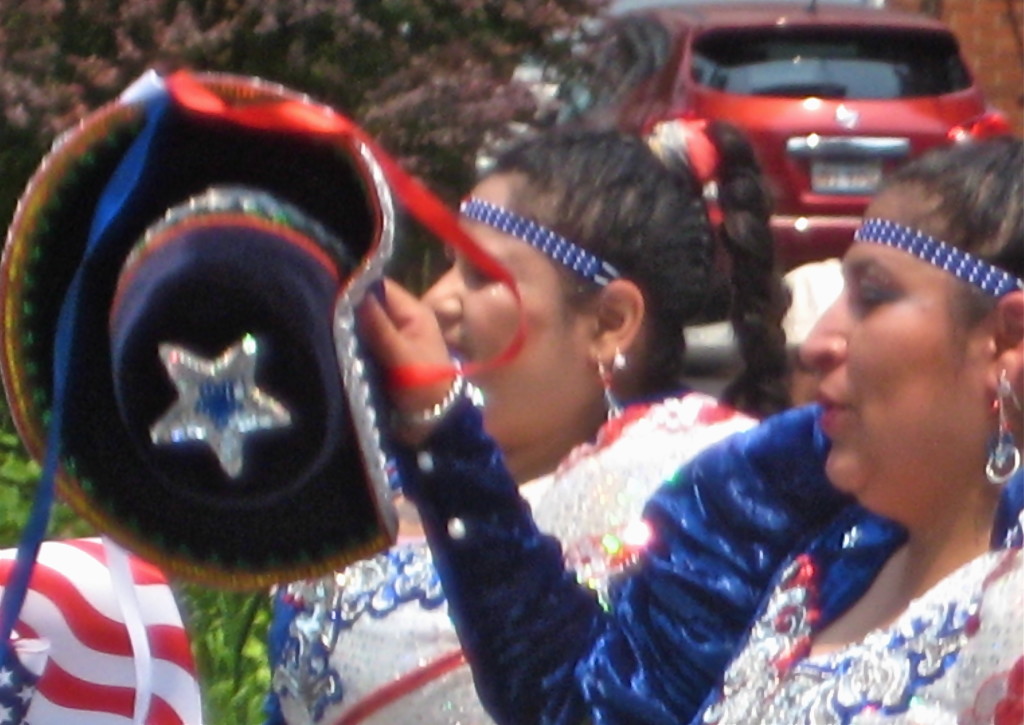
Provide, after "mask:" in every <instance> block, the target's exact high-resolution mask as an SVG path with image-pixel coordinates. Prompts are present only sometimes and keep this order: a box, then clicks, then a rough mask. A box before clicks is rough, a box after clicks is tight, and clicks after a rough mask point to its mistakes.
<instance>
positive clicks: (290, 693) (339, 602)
mask: <svg viewBox="0 0 1024 725" xmlns="http://www.w3.org/2000/svg"><path fill="white" fill-rule="evenodd" d="M283 596H284V599H285V601H286V602H287V603H288V604H290V605H291V606H294V607H296V608H297V609H298V610H299V611H298V613H297V614H296V616H295V619H293V620H292V622H291V624H290V625H289V633H288V634H289V636H288V640H287V642H286V643H285V646H284V651H283V653H282V656H281V664H280V666H279V667H278V668H277V669H276V670H275V672H274V682H273V687H274V690H275V692H276V693H277V694H278V696H280V697H282V698H283V697H292V698H295V699H296V700H298V701H299V702H302V703H305V705H306V708H307V711H308V713H309V715H310V717H311V719H312V720H313V721H317V720H319V719H320V718H321V717H323V713H324V710H325V709H326V708H327V707H328V706H329V705H330V704H331V703H335V702H340V701H341V699H342V697H343V696H344V690H343V688H342V683H341V679H340V677H339V676H338V673H337V671H335V670H334V669H333V668H332V667H331V665H330V655H331V652H332V651H333V650H334V647H335V645H336V644H337V642H338V637H339V635H340V634H341V631H342V630H344V629H347V628H349V627H351V626H352V625H353V624H354V623H355V622H356V621H357V620H358V619H359V618H360V617H361V616H364V615H366V616H372V617H384V616H386V615H387V614H389V613H391V612H393V611H395V609H397V608H398V607H399V606H400V605H402V604H405V603H407V602H414V601H418V602H419V604H420V606H422V607H423V608H425V609H434V608H436V607H438V606H440V605H441V604H442V603H443V602H444V593H443V592H442V590H441V581H440V579H439V578H438V576H437V571H436V570H435V569H434V565H433V561H432V560H431V558H430V550H429V549H428V548H427V545H426V543H424V542H416V543H413V544H406V545H403V546H396V547H393V548H392V549H390V550H388V551H387V552H385V553H382V554H378V555H377V556H374V557H373V558H371V559H366V560H363V561H359V562H356V563H355V564H352V565H351V566H349V567H347V568H345V569H343V570H342V571H340V572H337V573H335V574H332V575H329V576H326V577H323V578H321V579H311V580H307V581H299V582H293V583H292V584H289V585H288V586H287V588H286V590H285V593H284V595H283Z"/></svg>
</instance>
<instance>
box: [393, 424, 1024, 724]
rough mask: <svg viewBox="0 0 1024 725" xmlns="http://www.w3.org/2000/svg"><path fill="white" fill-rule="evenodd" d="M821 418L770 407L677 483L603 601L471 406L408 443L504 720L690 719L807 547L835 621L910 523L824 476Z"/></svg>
mask: <svg viewBox="0 0 1024 725" xmlns="http://www.w3.org/2000/svg"><path fill="white" fill-rule="evenodd" d="M817 413H818V411H817V409H816V408H815V407H808V408H800V409H796V410H792V411H788V412H786V413H783V414H781V415H778V416H775V417H774V418H771V419H769V420H767V421H765V422H764V423H763V424H761V425H760V426H759V427H758V428H756V429H754V430H752V431H750V432H748V433H744V434H740V435H736V436H733V437H732V438H731V439H728V440H726V441H724V442H723V443H721V444H719V445H718V446H715V447H713V448H711V449H709V450H707V451H706V452H705V453H703V454H701V455H700V456H698V457H697V458H696V459H694V460H693V461H692V462H691V463H690V464H688V465H687V466H686V467H684V468H683V469H682V470H681V471H680V472H679V473H678V474H677V476H676V477H675V478H674V479H673V480H671V481H669V482H667V483H666V484H665V486H663V487H662V489H661V490H660V491H659V492H658V493H656V494H655V495H654V496H653V497H652V499H651V501H650V502H649V504H648V506H647V509H646V511H645V516H646V518H647V519H648V521H649V522H650V523H651V525H652V528H653V530H654V538H653V540H652V543H651V545H650V547H649V549H648V551H647V553H646V555H645V557H644V558H643V560H642V561H641V564H640V566H639V568H638V569H636V570H634V571H633V572H631V573H630V575H629V576H627V577H625V578H623V579H622V580H621V581H620V582H619V584H618V585H617V586H616V588H615V589H614V591H613V594H612V600H611V607H610V608H609V610H608V611H605V610H604V609H602V607H601V606H600V605H599V604H598V602H597V600H596V599H595V597H594V595H593V594H592V592H590V591H589V590H587V589H585V588H583V587H581V586H579V585H578V584H577V583H576V580H575V577H574V576H573V574H572V573H570V572H567V571H566V570H565V568H564V566H563V563H562V556H561V551H560V549H559V545H558V542H557V541H556V540H554V539H552V538H550V537H548V536H544V535H542V534H541V533H540V532H538V530H537V528H536V526H535V525H534V523H533V520H532V518H531V516H530V512H529V509H528V507H527V505H526V504H525V502H524V501H523V500H522V499H521V498H520V497H519V495H518V494H517V491H516V486H515V483H514V482H513V481H512V480H511V478H510V477H509V475H508V474H507V472H506V471H505V469H504V467H503V465H502V462H501V456H500V453H499V452H498V449H497V448H496V447H495V445H494V443H493V442H492V441H491V440H490V439H489V438H488V437H487V436H486V435H484V434H483V433H482V427H481V422H480V419H479V415H478V413H477V411H475V410H473V409H472V408H471V407H470V406H469V405H464V406H462V407H461V408H459V409H457V410H456V411H453V414H451V415H450V416H449V418H448V419H447V420H446V421H445V422H444V423H443V424H442V425H441V426H439V428H438V430H436V431H435V433H434V434H433V435H432V437H431V439H430V440H429V441H428V442H427V445H426V447H425V448H423V449H422V450H420V451H417V452H412V451H410V452H408V453H407V454H404V455H403V456H402V462H401V463H402V468H403V480H404V483H405V492H406V494H407V495H408V496H409V497H410V498H412V499H413V500H414V501H415V502H416V503H417V505H418V506H419V508H420V513H421V515H422V517H423V521H424V526H425V529H426V532H427V538H428V541H429V542H430V546H431V548H432V550H433V552H434V558H435V564H436V566H437V568H438V571H439V573H440V575H441V578H442V581H443V583H444V588H445V593H446V596H447V598H448V602H449V611H450V612H451V615H452V618H453V620H454V621H455V625H456V628H457V630H458V632H459V636H460V638H461V640H462V643H463V647H464V649H465V651H466V655H467V658H468V659H469V661H470V664H471V666H472V668H473V673H474V677H475V680H476V683H477V688H478V690H479V692H480V696H481V699H482V701H483V702H484V704H485V706H486V707H487V708H488V710H489V712H491V714H492V715H493V716H494V717H495V719H496V720H497V721H498V722H501V723H515V724H516V725H525V724H527V723H559V724H569V723H572V724H577V723H595V724H597V723H600V724H602V725H604V724H611V723H616V724H618V723H622V724H627V723H628V724H629V725H639V724H646V723H651V724H654V723H658V724H664V725H679V724H680V723H687V722H690V721H691V720H692V719H693V718H694V717H695V716H696V715H697V714H698V713H699V712H700V710H701V707H702V704H703V703H704V701H705V699H706V698H707V696H708V694H709V692H710V691H711V690H712V689H713V688H714V686H715V685H716V684H717V682H718V680H719V678H720V676H721V674H722V672H723V671H724V669H725V667H726V665H727V664H728V663H729V661H730V659H731V658H732V656H733V655H734V653H735V651H736V649H737V647H738V646H739V644H740V643H741V642H742V640H743V637H744V636H745V634H746V632H747V630H748V627H749V625H750V623H751V620H752V619H753V618H754V616H755V615H756V614H757V612H758V611H759V609H760V606H761V604H762V602H763V600H764V598H765V597H766V595H767V594H768V592H769V591H770V589H771V586H772V583H773V582H774V579H775V576H776V573H777V571H778V569H779V567H780V565H781V564H782V563H783V562H784V561H786V560H787V559H788V558H789V557H790V556H791V555H792V554H794V553H796V552H798V551H804V550H807V549H812V550H813V551H814V552H815V556H817V557H819V559H821V560H822V561H823V564H824V571H825V572H826V573H825V575H824V576H825V579H824V581H823V582H822V584H823V585H822V588H821V589H822V592H823V597H824V601H822V615H823V617H824V618H825V620H826V621H827V620H829V619H831V618H833V617H835V616H838V615H839V614H841V613H842V611H844V610H845V608H846V607H848V606H849V605H850V604H852V603H853V602H855V601H856V600H857V599H858V598H859V597H860V596H861V595H862V594H863V592H864V591H865V589H866V588H867V585H868V584H870V582H871V581H872V580H873V578H874V576H875V575H876V573H877V570H878V568H879V567H880V566H881V564H882V563H884V561H885V560H886V559H887V558H888V556H889V554H890V553H891V552H892V551H893V550H894V549H895V548H896V547H897V546H899V544H900V543H901V542H902V541H903V539H904V533H903V531H902V530H901V529H900V528H899V527H898V526H896V525H895V524H892V523H891V522H888V521H886V520H884V519H882V518H880V517H877V516H875V515H873V514H871V513H869V512H867V511H865V510H864V509H862V508H861V507H859V506H857V505H856V504H855V503H854V502H852V500H851V499H849V498H847V497H845V496H842V495H840V494H839V493H837V492H836V491H835V490H834V489H833V488H832V487H831V486H830V485H829V483H828V481H827V480H826V478H825V476H824V470H823V469H824V458H825V455H826V453H827V440H826V439H825V438H824V436H823V435H822V433H821V431H820V430H819V428H818V426H817ZM1022 484H1024V476H1020V475H1018V476H1017V477H1015V479H1014V480H1013V481H1012V482H1011V483H1010V484H1007V486H1006V488H1005V493H1004V496H1003V502H1002V505H1001V508H1000V510H999V513H998V515H997V521H996V523H995V526H994V529H993V545H994V546H996V547H1002V546H1009V545H1013V546H1020V538H1021V532H1020V530H1019V527H1018V526H1017V516H1018V513H1019V512H1020V509H1021V499H1022V491H1024V485H1022ZM851 530H854V531H856V534H857V535H856V536H853V537H851V536H849V535H848V532H850V531H851ZM844 532H846V533H844Z"/></svg>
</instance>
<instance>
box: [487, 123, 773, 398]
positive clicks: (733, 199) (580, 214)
mask: <svg viewBox="0 0 1024 725" xmlns="http://www.w3.org/2000/svg"><path fill="white" fill-rule="evenodd" d="M730 134H731V135H730ZM713 136H714V139H713V140H714V141H715V142H716V145H720V147H719V151H720V153H721V155H722V164H721V166H722V176H721V181H720V182H719V194H720V203H721V206H722V208H723V210H724V212H725V223H724V225H723V226H724V227H725V229H726V231H725V232H723V235H722V237H723V242H724V248H725V250H726V251H727V252H728V254H729V256H730V259H731V263H730V264H729V265H728V266H729V267H731V269H732V275H731V280H728V278H726V281H727V283H728V284H729V286H730V287H731V288H732V289H731V294H730V297H731V299H732V305H731V313H730V319H731V320H732V322H733V326H734V328H735V331H736V336H737V339H738V340H739V346H740V351H741V353H742V355H743V357H744V363H745V365H744V369H743V370H742V372H741V373H740V374H739V376H738V377H737V379H736V380H735V381H733V383H732V384H731V385H730V386H729V388H728V389H727V391H726V393H725V394H724V396H723V399H724V400H725V401H726V402H728V403H730V404H733V405H735V406H736V407H738V408H740V409H741V410H744V411H746V412H749V413H752V414H754V415H758V416H763V415H767V414H770V413H773V412H776V411H778V410H780V409H782V408H784V407H786V406H787V405H788V392H787V389H786V384H785V376H786V362H785V338H784V335H783V332H782V328H781V320H782V316H783V314H784V312H785V306H786V303H787V298H786V296H785V293H784V291H783V287H782V281H781V278H780V276H779V274H778V271H777V270H776V268H775V265H774V261H773V254H772V241H771V236H770V232H769V231H768V227H767V210H768V203H767V201H766V198H767V196H766V194H765V191H764V189H763V188H762V187H761V185H760V182H759V180H758V179H759V172H758V168H757V165H756V163H754V157H753V152H752V151H751V150H750V149H749V146H746V144H745V142H744V141H743V139H742V137H741V136H739V134H738V132H734V131H730V130H729V129H726V128H724V127H722V128H717V126H716V128H715V130H714V133H713ZM491 173H508V174H521V175H522V176H523V177H525V179H526V182H527V183H525V184H522V185H518V186H517V187H515V191H514V193H513V196H512V198H511V200H510V206H511V207H513V209H514V211H516V212H518V213H520V214H523V215H525V216H527V217H530V218H532V219H534V220H535V221H537V222H539V223H541V224H543V225H545V226H548V227H550V228H552V229H554V230H555V231H557V232H558V233H560V234H562V235H563V236H565V237H567V238H568V239H571V240H572V241H573V242H575V243H576V244H578V245H580V246H581V247H584V248H586V249H589V250H590V251H592V252H594V253H595V254H597V255H598V256H599V257H601V258H602V259H605V260H606V261H608V262H610V263H611V264H612V265H614V266H615V267H616V268H617V269H618V270H619V271H620V272H621V273H622V275H623V277H625V278H627V279H630V280H632V281H633V282H635V283H636V284H637V286H638V287H639V288H640V290H641V291H642V293H643V295H644V300H645V303H646V306H647V311H648V312H647V320H646V323H645V324H646V325H647V326H648V330H649V331H650V333H651V339H652V340H655V341H657V342H658V344H655V345H651V348H650V349H649V350H648V351H647V369H646V370H645V371H644V375H643V378H642V380H641V381H640V384H641V386H642V390H641V392H643V393H646V394H654V393H657V392H661V391H664V390H666V389H670V388H673V387H676V386H678V385H679V384H680V382H681V381H682V377H683V371H684V355H685V349H686V344H685V339H684V336H683V328H684V327H686V326H687V325H691V324H694V323H696V322H702V321H705V320H706V311H707V306H708V302H709V299H710V297H711V296H712V293H713V291H714V290H716V289H718V288H720V287H721V282H722V278H723V273H722V271H720V269H719V265H716V247H717V245H718V242H717V238H716V233H715V230H713V229H712V226H711V223H710V221H709V219H708V212H707V206H706V204H705V201H704V197H703V189H702V187H701V185H700V183H699V182H698V180H697V179H696V178H695V177H694V175H693V173H692V172H691V171H690V170H689V167H688V166H686V165H685V164H682V163H680V164H670V163H664V162H662V161H661V160H660V159H659V158H658V156H656V155H655V154H654V152H652V151H651V149H650V147H649V146H648V145H647V144H646V143H645V142H644V141H643V140H642V139H640V138H638V137H635V136H631V135H627V134H622V133H619V132H616V131H609V130H592V129H591V130H586V129H580V128H569V127H564V128H561V129H558V130H555V131H553V132H548V133H546V134H543V135H539V136H536V137H532V138H529V139H527V140H525V141H523V142H521V143H520V144H518V145H516V146H514V147H512V148H511V149H509V150H507V151H506V152H504V153H503V154H502V155H501V156H500V157H499V158H498V159H497V161H496V163H495V166H494V167H493V169H492V170H491ZM565 279H566V288H567V295H568V296H569V298H570V302H571V301H572V300H574V299H576V298H578V297H579V296H580V293H581V292H580V291H581V287H580V283H579V279H578V278H577V277H575V276H574V275H572V274H571V273H570V272H568V270H566V276H565ZM595 291H596V289H595V288H594V287H593V286H587V287H586V288H585V292H586V293H594V292H595Z"/></svg>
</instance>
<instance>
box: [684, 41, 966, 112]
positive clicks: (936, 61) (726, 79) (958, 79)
mask: <svg viewBox="0 0 1024 725" xmlns="http://www.w3.org/2000/svg"><path fill="white" fill-rule="evenodd" d="M691 68H692V75H693V79H694V80H695V81H696V82H697V83H700V84H701V85H705V86H708V87H711V88H715V89H717V90H721V91H725V92H728V93H736V94H740V95H752V96H781V97H801V98H802V97H805V96H818V97H820V98H846V99H892V98H914V97H919V96H935V95H942V94H945V93H952V92H953V91H958V90H962V89H964V88H968V87H969V86H970V77H969V75H968V73H967V69H966V68H965V67H964V65H963V62H962V61H961V59H960V54H959V51H958V48H957V45H956V41H955V40H954V39H953V38H952V37H951V36H949V35H946V34H943V33H935V32H922V31H914V32H910V31H905V30H901V31H885V30H879V29H877V28H870V29H866V30H858V29H848V28H844V29H826V28H814V29H797V28H786V29H782V30H780V29H771V30H760V29H756V30H730V31H715V32H711V33H708V34H707V35H704V36H702V37H701V38H700V39H699V40H697V41H696V42H695V44H694V48H693V63H692V66H691Z"/></svg>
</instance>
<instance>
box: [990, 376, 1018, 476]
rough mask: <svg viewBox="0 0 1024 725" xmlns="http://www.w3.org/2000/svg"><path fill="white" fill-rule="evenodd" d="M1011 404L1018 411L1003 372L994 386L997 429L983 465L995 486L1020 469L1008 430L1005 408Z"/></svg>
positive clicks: (1007, 417)
mask: <svg viewBox="0 0 1024 725" xmlns="http://www.w3.org/2000/svg"><path fill="white" fill-rule="evenodd" d="M1011 403H1012V404H1013V405H1015V406H1016V407H1017V410H1020V407H1021V406H1020V400H1018V399H1017V396H1016V394H1015V393H1014V392H1013V386H1012V385H1010V380H1009V379H1008V378H1007V376H1006V371H1005V370H1003V371H1002V372H1001V373H1000V374H999V383H998V385H997V386H996V399H995V401H994V405H995V408H996V414H997V416H998V418H999V428H998V430H997V431H996V435H995V438H994V439H993V440H992V445H991V446H990V448H989V453H988V462H987V463H986V464H985V475H986V476H987V477H988V480H989V481H990V482H991V483H992V484H993V485H996V486H1001V485H1002V484H1004V483H1006V482H1007V481H1008V480H1010V477H1011V476H1013V474H1015V473H1016V472H1017V471H1018V470H1019V469H1020V449H1019V448H1017V445H1016V443H1015V442H1014V440H1013V431H1012V430H1011V429H1010V422H1009V415H1008V413H1007V408H1009V407H1010V405H1011Z"/></svg>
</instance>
